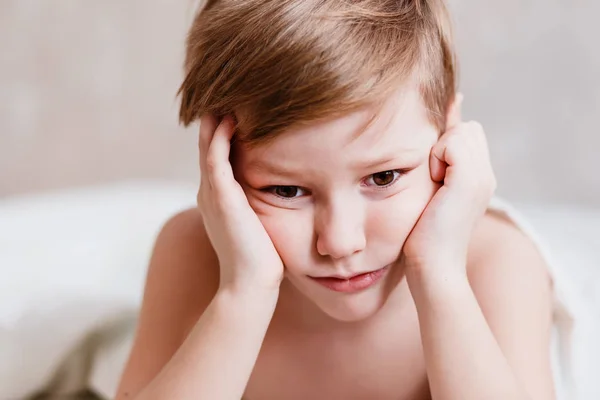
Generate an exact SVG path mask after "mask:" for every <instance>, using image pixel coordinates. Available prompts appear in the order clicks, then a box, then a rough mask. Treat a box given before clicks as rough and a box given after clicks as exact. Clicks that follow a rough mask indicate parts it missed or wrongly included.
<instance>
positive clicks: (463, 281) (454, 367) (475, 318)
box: [408, 272, 529, 400]
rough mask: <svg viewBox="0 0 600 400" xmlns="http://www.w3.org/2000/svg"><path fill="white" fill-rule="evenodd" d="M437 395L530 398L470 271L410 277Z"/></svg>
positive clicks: (451, 399) (454, 399) (464, 399)
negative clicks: (478, 296)
mask: <svg viewBox="0 0 600 400" xmlns="http://www.w3.org/2000/svg"><path fill="white" fill-rule="evenodd" d="M408 281H409V285H410V289H411V293H412V295H413V298H414V300H415V304H416V307H417V312H418V315H419V325H420V329H421V337H422V342H423V350H424V355H425V363H426V365H427V374H428V378H429V385H430V388H431V393H432V397H433V399H434V400H471V399H473V400H480V399H486V400H488V399H498V400H501V399H502V400H504V399H515V400H518V399H523V400H525V399H529V397H528V395H527V393H526V392H525V390H524V388H523V386H522V385H521V384H520V383H519V382H518V380H517V378H516V376H515V375H514V373H513V371H512V369H511V367H510V365H509V363H508V362H507V360H506V357H505V356H504V355H503V353H502V351H501V349H500V347H499V345H498V343H497V341H496V339H495V338H494V335H493V334H492V332H491V330H490V328H489V326H488V324H487V322H486V320H485V318H484V315H483V313H482V311H481V309H480V307H479V304H478V303H477V299H476V298H475V295H474V293H473V291H472V290H471V287H470V285H469V282H468V280H467V278H466V276H461V277H451V278H446V279H442V278H441V277H436V278H434V279H429V278H427V277H426V276H425V274H422V273H419V272H415V273H412V275H411V276H409V280H408Z"/></svg>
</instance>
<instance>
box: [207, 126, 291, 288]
mask: <svg viewBox="0 0 600 400" xmlns="http://www.w3.org/2000/svg"><path fill="white" fill-rule="evenodd" d="M200 124H201V125H200V140H199V149H200V172H201V182H200V190H199V191H198V208H199V210H200V212H201V213H202V217H203V219H204V225H205V229H206V232H207V234H208V237H209V239H210V241H211V244H212V246H213V248H214V250H215V252H216V254H217V256H218V258H219V265H220V270H221V271H220V283H219V288H220V289H232V290H234V291H246V292H247V291H255V290H267V291H275V292H278V290H279V286H280V283H281V280H282V279H283V262H282V261H281V258H280V257H279V254H278V253H277V250H276V249H275V246H274V245H273V242H272V241H271V238H270V237H269V235H268V234H267V231H266V230H265V228H264V227H263V225H262V223H261V222H260V220H259V218H258V216H257V215H256V213H255V212H254V210H253V209H252V208H251V207H250V204H249V203H248V199H247V198H246V194H245V193H244V191H243V189H242V187H241V186H240V184H239V183H238V182H237V181H236V180H235V178H234V175H233V170H232V167H231V163H230V162H229V153H230V149H231V145H230V141H231V138H232V136H233V132H234V121H233V119H232V117H231V116H226V117H224V118H223V120H222V121H221V123H219V122H218V121H217V119H216V118H215V117H214V116H213V115H210V114H205V115H203V116H202V117H201V119H200Z"/></svg>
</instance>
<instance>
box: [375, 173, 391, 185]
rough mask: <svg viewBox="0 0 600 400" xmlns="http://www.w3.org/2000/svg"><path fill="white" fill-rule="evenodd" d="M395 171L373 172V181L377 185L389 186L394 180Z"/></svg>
mask: <svg viewBox="0 0 600 400" xmlns="http://www.w3.org/2000/svg"><path fill="white" fill-rule="evenodd" d="M394 172H395V171H383V172H378V173H376V174H373V175H372V176H373V183H375V184H376V185H377V186H387V185H389V184H390V183H392V182H394Z"/></svg>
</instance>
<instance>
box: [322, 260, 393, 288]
mask: <svg viewBox="0 0 600 400" xmlns="http://www.w3.org/2000/svg"><path fill="white" fill-rule="evenodd" d="M388 269H389V266H386V267H383V268H381V269H378V270H376V271H370V272H364V273H360V274H355V275H352V276H349V277H347V278H344V277H339V275H336V276H329V277H323V278H314V277H311V279H312V280H314V281H315V282H317V283H319V284H320V285H322V286H325V287H326V288H328V289H330V290H333V291H336V292H343V293H352V292H358V291H361V290H364V289H367V288H369V287H371V286H372V285H374V284H375V283H377V282H378V281H379V280H380V279H381V278H382V277H383V276H384V275H385V273H386V272H387V270H388Z"/></svg>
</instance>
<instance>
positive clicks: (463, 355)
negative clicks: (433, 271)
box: [409, 221, 554, 400]
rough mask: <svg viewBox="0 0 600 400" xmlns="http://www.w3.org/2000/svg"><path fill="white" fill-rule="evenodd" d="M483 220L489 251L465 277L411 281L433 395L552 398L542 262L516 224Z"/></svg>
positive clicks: (483, 238) (545, 278)
mask: <svg viewBox="0 0 600 400" xmlns="http://www.w3.org/2000/svg"><path fill="white" fill-rule="evenodd" d="M485 225H487V227H484V229H487V228H491V229H493V232H494V233H493V234H485V233H483V232H477V233H483V234H481V235H478V236H479V237H480V238H481V239H477V240H478V241H479V243H478V247H480V248H483V249H485V251H486V253H487V254H486V255H484V256H483V257H479V258H478V259H477V260H474V262H473V265H474V267H473V268H472V269H470V270H469V275H468V279H467V276H465V275H447V276H446V278H447V279H444V280H442V279H439V278H435V277H431V276H428V275H419V274H418V273H415V274H414V275H413V276H411V277H410V280H409V282H410V284H411V292H412V293H413V298H414V300H415V303H416V306H417V310H418V314H419V323H420V327H421V335H422V340H423V348H424V353H425V361H426V364H427V373H428V377H429V382H430V387H431V391H432V394H433V398H434V399H435V400H442V399H460V400H467V399H536V400H537V399H554V393H553V385H552V373H551V369H550V358H549V348H550V326H551V296H550V284H549V280H548V275H547V270H546V267H545V265H544V263H543V260H542V259H541V257H540V256H539V254H538V253H537V251H536V249H535V248H534V246H533V245H532V244H531V243H530V242H529V240H528V239H527V238H526V237H524V236H523V235H521V233H520V232H518V231H517V230H516V229H514V228H512V227H510V226H508V225H507V224H504V223H502V222H499V221H492V222H488V223H486V224H485ZM480 231H481V229H480ZM490 231H491V230H490ZM499 243H500V245H499ZM491 249H493V250H491ZM415 271H418V270H417V269H415V270H413V272H415Z"/></svg>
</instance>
